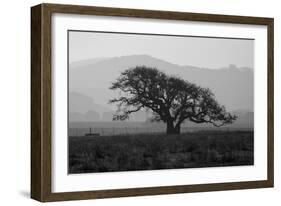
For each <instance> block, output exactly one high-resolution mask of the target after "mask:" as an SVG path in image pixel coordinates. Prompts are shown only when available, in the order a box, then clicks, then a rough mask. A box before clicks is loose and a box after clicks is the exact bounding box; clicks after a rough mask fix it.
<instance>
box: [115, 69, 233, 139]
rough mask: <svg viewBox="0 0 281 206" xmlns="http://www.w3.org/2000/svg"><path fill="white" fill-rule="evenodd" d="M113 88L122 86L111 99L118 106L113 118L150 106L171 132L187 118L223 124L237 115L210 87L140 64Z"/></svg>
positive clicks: (177, 128)
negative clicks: (226, 107)
mask: <svg viewBox="0 0 281 206" xmlns="http://www.w3.org/2000/svg"><path fill="white" fill-rule="evenodd" d="M110 89H112V90H118V91H119V94H120V96H119V97H117V98H115V99H112V100H110V103H114V104H116V105H117V106H118V109H117V111H116V114H115V115H114V116H113V120H126V119H128V118H129V116H130V114H131V113H134V112H137V111H139V110H141V109H143V108H146V109H149V110H151V111H152V112H153V119H152V121H163V122H165V123H166V124H167V133H168V134H177V133H180V126H181V124H182V123H183V122H184V121H185V120H189V121H191V122H195V123H210V124H212V125H214V126H217V127H219V126H223V125H226V124H231V123H233V122H234V121H235V120H236V118H237V117H236V116H235V115H232V114H230V113H228V112H227V111H226V109H225V107H224V106H222V105H220V104H219V103H218V102H217V101H216V99H215V96H214V94H213V93H212V92H211V90H210V89H208V88H202V87H200V86H198V85H196V84H193V83H190V82H189V81H187V80H184V79H182V78H179V77H176V76H171V75H167V74H165V73H164V72H161V71H159V70H158V69H156V68H150V67H146V66H136V67H134V68H131V69H127V70H125V71H123V72H122V73H121V75H120V76H119V77H118V78H117V80H116V81H115V82H113V83H112V85H111V87H110Z"/></svg>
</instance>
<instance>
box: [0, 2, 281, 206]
mask: <svg viewBox="0 0 281 206" xmlns="http://www.w3.org/2000/svg"><path fill="white" fill-rule="evenodd" d="M45 2H50V3H68V4H70V3H72V4H84V5H96V6H112V7H128V8H141V9H157V10H172V11H186V12H202V13H219V14H231V15H248V16H249V15H251V16H268V17H274V18H275V188H274V189H256V190H237V191H224V192H207V193H194V194H178V195H162V196H150V197H148V196H147V197H131V198H115V199H106V200H87V201H79V202H77V201H72V202H57V203H48V204H50V205H51V204H52V205H66V206H67V205H82V206H83V205H92V204H95V205H97V206H98V205H124V206H125V205H161V206H162V205H163V206H165V205H177V206H179V205H187V204H188V205H190V206H193V205H216V206H219V205H224V206H225V205H228V206H232V205H247V204H249V205H280V200H281V164H280V163H281V158H280V157H281V141H280V136H281V127H280V126H279V124H280V122H281V119H280V118H281V115H280V103H281V95H280V94H281V93H280V92H279V88H280V87H281V74H280V70H279V67H280V66H281V65H280V59H281V48H280V37H281V12H280V8H281V6H280V5H278V4H279V1H276V0H263V1H261V0H211V1H210V0H185V1H182V0H165V1H164V0H122V1H121V0H119V1H117V0H115V1H114V0H108V1H101V0H80V1H74V0H69V1H66V0H60V1H58V0H57V1H45ZM39 3H41V1H36V0H29V1H20V0H18V1H16V0H9V1H8V0H6V1H2V2H1V7H0V15H1V18H0V22H1V32H0V72H1V73H0V95H1V99H0V104H1V106H0V121H1V122H0V125H1V127H0V128H1V133H0V138H1V143H0V194H1V195H0V203H1V205H31V206H32V205H39V203H38V202H36V201H34V200H31V199H29V185H30V169H29V168H30V115H29V114H30V7H31V6H33V5H36V4H39ZM278 202H279V203H278Z"/></svg>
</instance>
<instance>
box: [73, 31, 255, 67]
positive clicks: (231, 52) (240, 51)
mask: <svg viewBox="0 0 281 206" xmlns="http://www.w3.org/2000/svg"><path fill="white" fill-rule="evenodd" d="M69 42H71V44H70V45H69V49H70V51H71V52H70V54H69V61H70V62H75V61H79V60H84V59H92V58H99V57H116V56H127V55H140V54H146V55H150V56H153V57H156V58H159V59H163V60H165V61H168V62H170V63H174V64H178V65H192V66H198V67H207V68H221V67H226V66H228V65H229V64H235V65H237V66H238V67H250V68H253V67H254V40H245V39H223V38H204V37H175V36H159V35H139V34H138V35H136V34H117V33H97V32H77V31H70V32H69Z"/></svg>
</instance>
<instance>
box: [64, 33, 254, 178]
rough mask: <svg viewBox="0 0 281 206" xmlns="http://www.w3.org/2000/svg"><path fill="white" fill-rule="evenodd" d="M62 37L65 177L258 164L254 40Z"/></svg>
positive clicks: (140, 35) (131, 35)
mask: <svg viewBox="0 0 281 206" xmlns="http://www.w3.org/2000/svg"><path fill="white" fill-rule="evenodd" d="M67 37H68V39H67V41H68V62H67V64H68V173H69V174H81V173H100V172H122V171H142V170H162V169H184V168H185V169H186V168H202V169H204V168H207V167H208V168H209V167H230V166H237V167H238V166H239V167H241V166H252V165H254V70H255V68H254V42H255V40H254V39H250V38H229V37H227V38H226V37H209V36H188V35H170V34H147V33H121V32H106V31H84V30H83V31H80V30H68V34H67Z"/></svg>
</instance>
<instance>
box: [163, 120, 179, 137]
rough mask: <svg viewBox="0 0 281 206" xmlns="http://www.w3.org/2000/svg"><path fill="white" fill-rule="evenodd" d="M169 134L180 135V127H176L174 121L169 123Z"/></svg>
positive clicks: (167, 131)
mask: <svg viewBox="0 0 281 206" xmlns="http://www.w3.org/2000/svg"><path fill="white" fill-rule="evenodd" d="M166 133H167V134H179V133H180V127H179V126H177V127H175V126H174V123H173V122H172V121H167V130H166Z"/></svg>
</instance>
